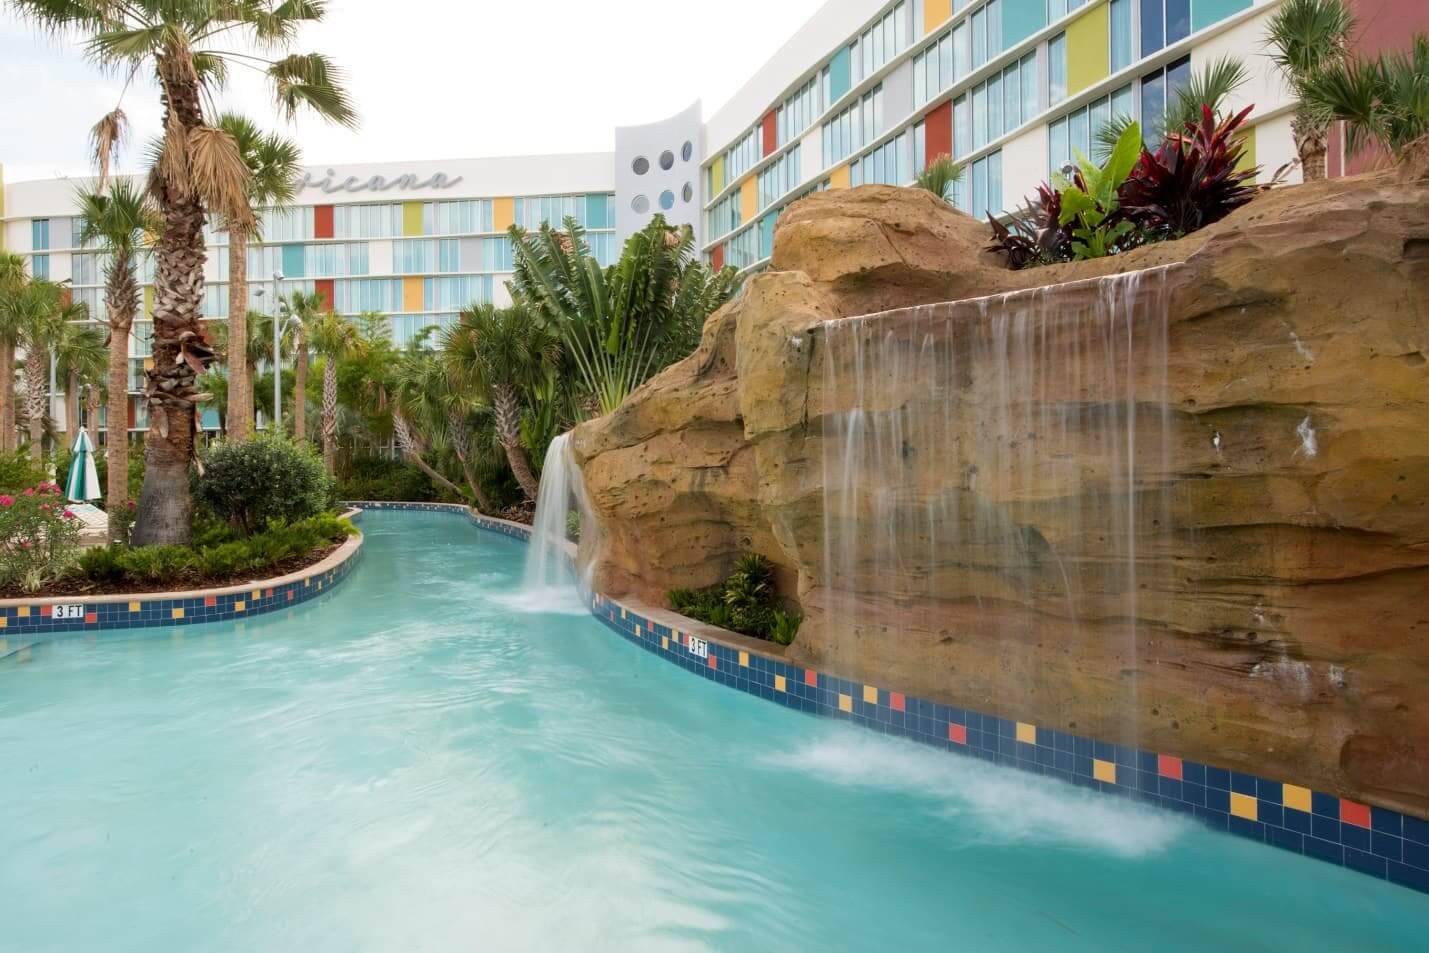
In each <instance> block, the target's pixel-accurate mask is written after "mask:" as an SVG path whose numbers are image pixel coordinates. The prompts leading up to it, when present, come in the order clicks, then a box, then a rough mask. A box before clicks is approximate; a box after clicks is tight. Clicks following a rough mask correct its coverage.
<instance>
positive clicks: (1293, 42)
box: [1265, 0, 1355, 182]
mask: <svg viewBox="0 0 1429 953" xmlns="http://www.w3.org/2000/svg"><path fill="white" fill-rule="evenodd" d="M1354 28H1355V18H1354V15H1353V14H1352V13H1351V12H1350V8H1349V5H1348V4H1347V3H1346V2H1345V0H1285V2H1284V3H1282V4H1281V5H1280V6H1279V7H1278V8H1277V9H1276V11H1275V12H1274V13H1273V14H1271V16H1270V19H1269V21H1267V23H1266V25H1265V42H1266V45H1267V46H1269V47H1271V50H1272V52H1271V60H1272V61H1273V62H1274V63H1275V65H1276V66H1277V67H1279V68H1280V71H1281V72H1282V73H1283V74H1284V75H1285V78H1286V80H1287V81H1289V83H1290V87H1291V89H1292V90H1294V92H1295V95H1296V97H1297V98H1298V99H1299V100H1300V106H1299V108H1298V109H1296V111H1295V116H1294V118H1292V119H1291V120H1290V134H1291V136H1292V137H1294V139H1295V152H1296V154H1298V155H1299V157H1300V167H1301V170H1302V172H1303V174H1304V177H1305V181H1306V182H1314V181H1317V180H1319V179H1323V178H1324V177H1325V150H1326V143H1327V140H1328V138H1329V130H1330V122H1329V120H1328V119H1327V118H1326V116H1325V115H1324V113H1323V112H1322V111H1318V110H1316V109H1315V108H1314V106H1313V105H1312V103H1311V101H1310V97H1309V95H1308V93H1309V91H1310V89H1311V87H1312V85H1313V84H1314V83H1315V81H1316V79H1317V77H1319V75H1320V74H1321V73H1323V72H1324V71H1325V70H1328V69H1332V68H1334V67H1336V66H1339V65H1341V64H1343V63H1344V60H1345V57H1346V56H1347V55H1348V52H1349V46H1350V35H1351V34H1352V33H1353V32H1354Z"/></svg>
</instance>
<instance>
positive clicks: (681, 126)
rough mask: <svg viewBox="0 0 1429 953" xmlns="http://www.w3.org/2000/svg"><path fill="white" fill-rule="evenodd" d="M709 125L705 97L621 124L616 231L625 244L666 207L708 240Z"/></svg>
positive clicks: (617, 153)
mask: <svg viewBox="0 0 1429 953" xmlns="http://www.w3.org/2000/svg"><path fill="white" fill-rule="evenodd" d="M703 132H704V125H703V123H702V122H701V118H700V103H699V100H696V101H695V102H694V103H693V104H692V105H691V106H690V107H689V108H688V109H686V110H685V111H684V112H681V113H678V114H677V115H674V116H671V117H670V118H668V119H662V120H661V121H660V122H653V123H649V124H647V125H644V126H617V127H616V130H615V237H616V240H617V241H619V242H620V243H622V244H624V242H625V239H626V238H628V237H629V236H630V235H631V233H632V232H636V231H639V230H640V229H641V228H643V227H644V226H645V225H646V223H648V222H649V221H650V219H651V217H653V216H654V215H655V213H657V212H658V213H660V214H662V215H664V216H665V218H666V219H667V220H668V221H670V223H671V224H675V225H686V224H688V225H689V226H690V227H691V228H693V229H694V231H695V247H697V248H698V247H699V245H700V243H701V241H702V240H703V232H704V229H703V228H702V227H701V226H702V224H703V223H702V219H703V216H702V215H701V214H700V209H701V206H702V204H703V198H702V196H703V189H702V188H701V183H700V159H701V156H702V154H703V148H704V143H703V141H702V140H703Z"/></svg>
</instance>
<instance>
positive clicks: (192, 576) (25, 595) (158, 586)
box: [0, 542, 342, 599]
mask: <svg viewBox="0 0 1429 953" xmlns="http://www.w3.org/2000/svg"><path fill="white" fill-rule="evenodd" d="M341 545H342V543H341V542H337V543H331V544H329V545H326V546H323V547H321V548H319V549H315V550H313V551H312V552H310V553H308V554H307V555H306V556H293V557H292V558H290V559H284V560H282V561H280V562H276V563H274V564H273V565H271V566H269V567H268V568H267V569H264V570H261V571H260V574H259V575H257V576H255V575H254V574H253V573H252V572H251V571H250V572H244V573H238V574H236V575H229V576H203V575H200V574H198V573H187V574H185V575H182V576H178V577H175V578H172V579H165V580H163V581H161V582H155V583H134V584H128V583H126V584H125V585H123V586H120V587H116V586H115V585H113V584H109V585H103V584H99V583H92V582H90V581H89V580H87V579H79V578H75V577H70V578H68V579H61V580H59V581H58V582H54V583H51V584H50V585H48V586H45V587H44V588H43V589H40V590H39V591H38V592H24V591H23V590H19V589H15V588H14V587H10V588H7V589H0V598H3V599H47V598H50V597H53V596H121V595H122V596H127V595H139V594H141V593H150V592H183V591H185V590H188V589H222V588H223V587H225V586H239V585H248V584H250V583H257V582H264V581H266V580H269V579H276V578H278V577H279V576H286V575H287V574H288V573H290V572H297V571H298V570H299V569H306V568H307V567H309V566H315V565H317V564H318V563H320V562H322V561H323V560H324V559H326V558H327V557H328V556H330V555H332V554H333V553H334V552H335V551H336V550H337V548H338V547H339V546H341Z"/></svg>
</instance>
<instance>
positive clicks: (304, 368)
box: [269, 291, 323, 443]
mask: <svg viewBox="0 0 1429 953" xmlns="http://www.w3.org/2000/svg"><path fill="white" fill-rule="evenodd" d="M284 310H286V311H287V313H288V314H289V315H290V316H291V317H293V318H296V319H297V320H295V321H288V322H286V323H285V325H284V327H283V343H284V345H286V346H287V348H288V349H289V350H291V351H292V352H293V439H294V440H296V441H298V442H299V443H302V442H303V441H304V440H306V439H307V438H308V407H307V401H308V347H309V344H308V329H309V328H311V327H313V326H314V325H316V324H317V323H318V321H319V320H321V319H322V314H323V297H322V295H320V294H318V293H317V292H316V291H314V292H310V293H307V294H305V293H303V292H301V291H295V292H293V296H292V298H291V299H290V300H289V301H287V302H285V303H284ZM269 347H270V348H271V345H270V346H269Z"/></svg>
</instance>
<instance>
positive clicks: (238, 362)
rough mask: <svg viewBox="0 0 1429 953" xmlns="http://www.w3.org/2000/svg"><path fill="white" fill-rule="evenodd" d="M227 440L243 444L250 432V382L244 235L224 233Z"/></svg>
mask: <svg viewBox="0 0 1429 953" xmlns="http://www.w3.org/2000/svg"><path fill="white" fill-rule="evenodd" d="M227 420H228V438H229V439H230V440H247V439H248V436H249V434H250V433H251V432H252V428H253V378H252V376H251V375H250V374H249V372H248V235H247V233H246V232H244V231H243V230H242V229H239V228H234V229H232V230H231V231H229V233H228V417H227Z"/></svg>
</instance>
